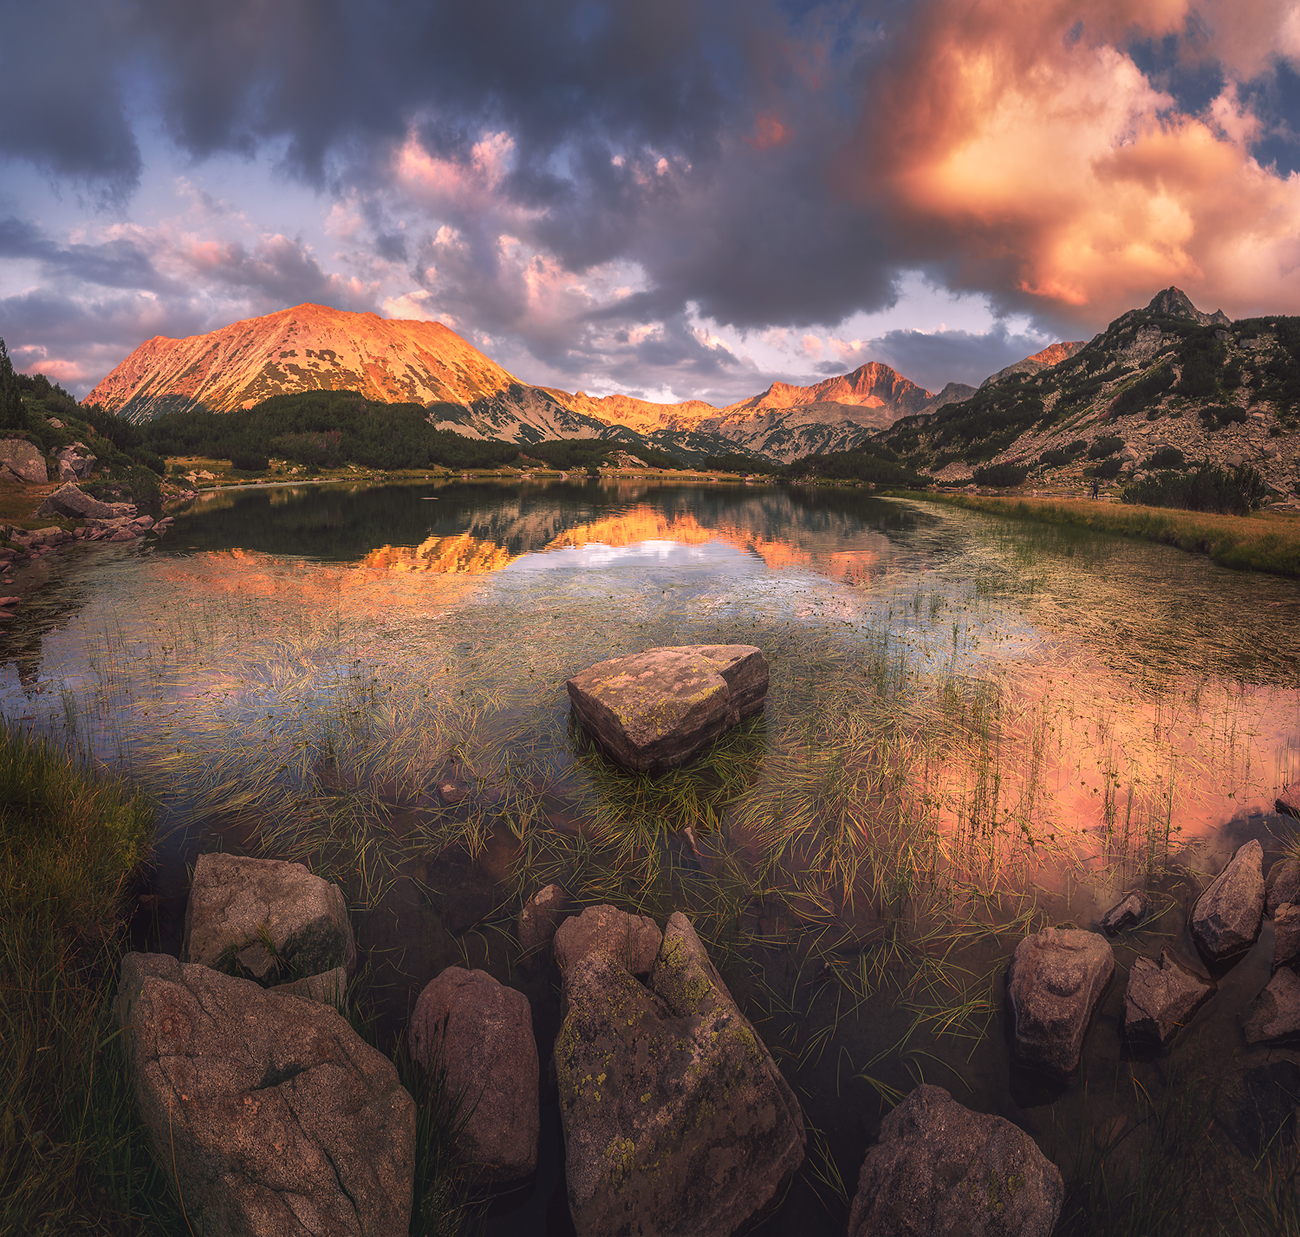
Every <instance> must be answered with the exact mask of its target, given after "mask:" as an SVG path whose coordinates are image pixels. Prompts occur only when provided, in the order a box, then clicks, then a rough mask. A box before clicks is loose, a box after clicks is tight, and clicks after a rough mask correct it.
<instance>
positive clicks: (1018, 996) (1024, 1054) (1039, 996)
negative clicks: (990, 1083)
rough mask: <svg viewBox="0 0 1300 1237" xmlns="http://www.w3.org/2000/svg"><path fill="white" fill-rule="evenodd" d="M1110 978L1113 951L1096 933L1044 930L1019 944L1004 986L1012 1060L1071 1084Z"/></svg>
mask: <svg viewBox="0 0 1300 1237" xmlns="http://www.w3.org/2000/svg"><path fill="white" fill-rule="evenodd" d="M1114 973H1115V953H1114V950H1112V949H1111V947H1110V942H1109V941H1107V940H1106V938H1105V937H1104V936H1102V935H1101V934H1100V933H1098V932H1084V931H1081V930H1080V929H1077V928H1044V929H1043V930H1042V931H1041V932H1038V933H1035V934H1034V935H1033V936H1027V937H1026V938H1025V939H1024V940H1023V941H1021V942H1020V944H1019V945H1017V946H1016V952H1015V954H1014V956H1013V957H1012V959H1011V974H1010V977H1009V978H1008V981H1007V998H1008V1000H1009V1001H1010V1004H1011V1017H1012V1028H1013V1038H1012V1048H1013V1051H1014V1053H1015V1057H1016V1060H1017V1061H1018V1062H1019V1063H1020V1064H1021V1065H1024V1066H1026V1067H1028V1068H1029V1069H1035V1070H1038V1071H1040V1072H1041V1073H1044V1074H1049V1075H1051V1076H1052V1077H1055V1078H1060V1079H1064V1080H1067V1081H1068V1080H1070V1079H1072V1078H1073V1077H1074V1076H1075V1074H1077V1073H1078V1070H1079V1059H1080V1057H1081V1056H1082V1054H1083V1038H1084V1035H1085V1034H1086V1033H1087V1030H1088V1023H1089V1021H1090V1020H1091V1018H1092V1013H1093V1010H1094V1009H1096V1007H1097V1003H1098V1002H1099V1001H1100V1000H1101V996H1102V993H1103V992H1104V991H1105V990H1106V985H1107V984H1108V983H1110V977H1111V976H1112V975H1113V974H1114Z"/></svg>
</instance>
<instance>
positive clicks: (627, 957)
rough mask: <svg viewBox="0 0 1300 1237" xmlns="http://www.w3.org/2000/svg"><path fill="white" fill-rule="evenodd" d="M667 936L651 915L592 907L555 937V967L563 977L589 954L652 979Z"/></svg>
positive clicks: (565, 923)
mask: <svg viewBox="0 0 1300 1237" xmlns="http://www.w3.org/2000/svg"><path fill="white" fill-rule="evenodd" d="M663 938H664V934H663V933H662V932H660V931H659V925H658V924H657V923H655V921H654V920H653V919H651V918H650V917H649V916H648V915H629V914H628V913H627V912H626V911H621V910H619V909H618V908H617V907H615V906H589V907H587V909H586V910H585V911H583V912H582V914H581V915H574V916H571V917H570V918H568V919H566V920H565V921H564V922H563V923H562V924H561V925H560V927H559V930H558V931H557V932H556V933H555V942H554V944H555V965H556V966H558V967H559V968H560V974H561V975H562V976H565V975H568V973H569V971H570V970H572V968H573V967H574V966H575V965H577V963H578V962H580V961H581V960H582V959H583V958H585V957H586V956H587V955H588V954H589V953H595V952H601V953H607V954H609V955H610V957H612V958H613V959H614V961H615V962H617V963H618V964H619V965H620V966H621V967H623V969H624V970H626V971H627V972H628V974H629V975H637V976H642V975H649V974H650V971H651V969H652V968H653V967H654V964H655V959H656V958H657V957H658V956H659V947H660V946H661V945H662V944H663Z"/></svg>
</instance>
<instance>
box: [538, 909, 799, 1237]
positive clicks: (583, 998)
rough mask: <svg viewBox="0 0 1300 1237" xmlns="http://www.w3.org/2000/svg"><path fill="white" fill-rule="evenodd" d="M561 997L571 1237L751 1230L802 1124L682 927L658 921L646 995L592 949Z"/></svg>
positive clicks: (715, 1235)
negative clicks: (659, 934)
mask: <svg viewBox="0 0 1300 1237" xmlns="http://www.w3.org/2000/svg"><path fill="white" fill-rule="evenodd" d="M572 922H574V921H573V920H569V921H567V922H566V924H565V927H567V926H568V924H569V923H572ZM561 932H563V928H562V929H561ZM556 941H557V945H558V943H559V937H558V936H557V938H556ZM564 991H565V999H566V1005H567V1011H568V1012H567V1013H566V1016H565V1019H564V1025H563V1026H562V1027H561V1029H560V1034H559V1037H558V1039H557V1040H556V1045H555V1066H556V1073H557V1078H558V1082H559V1088H560V1116H561V1119H562V1122H563V1126H564V1141H565V1172H566V1176H567V1179H568V1191H569V1207H570V1210H571V1212H572V1214H573V1221H574V1225H575V1226H576V1228H577V1231H578V1234H579V1237H606V1235H608V1237H614V1235H615V1234H624V1233H629V1232H633V1231H636V1232H642V1233H660V1234H680V1235H681V1237H688V1235H690V1234H697V1233H698V1234H703V1233H708V1234H709V1235H710V1237H730V1234H733V1233H738V1232H742V1231H746V1230H748V1229H749V1228H752V1227H753V1226H754V1225H755V1224H757V1223H759V1222H760V1221H761V1220H762V1218H763V1217H764V1216H765V1215H767V1214H768V1213H769V1212H770V1211H771V1209H772V1208H774V1207H775V1206H776V1204H777V1202H778V1201H779V1200H780V1198H781V1194H782V1191H783V1189H784V1187H785V1183H786V1182H787V1181H788V1180H789V1178H790V1177H791V1175H792V1174H793V1173H794V1172H795V1170H796V1169H797V1168H798V1167H799V1165H800V1163H802V1161H803V1157H804V1144H805V1135H804V1125H803V1114H802V1112H801V1110H800V1108H799V1102H798V1101H797V1100H796V1099H795V1096H794V1093H793V1091H791V1089H790V1087H789V1084H788V1083H787V1082H786V1081H785V1079H784V1078H783V1077H782V1076H781V1072H780V1070H778V1069H777V1067H776V1064H775V1062H774V1061H773V1060H772V1057H771V1054H770V1053H769V1052H768V1051H767V1048H766V1047H765V1046H764V1044H763V1042H762V1040H761V1039H759V1037H758V1036H757V1035H756V1034H755V1032H754V1028H753V1027H751V1026H750V1025H749V1022H748V1021H747V1020H746V1018H745V1017H744V1015H743V1014H742V1013H741V1012H740V1010H739V1009H738V1008H737V1006H736V1003H735V1001H734V1000H732V997H731V994H730V993H729V992H728V991H727V989H726V986H725V985H724V984H723V982H722V980H721V979H720V978H719V976H718V974H717V972H716V971H715V970H714V969H713V966H712V964H711V963H710V961H709V958H708V955H707V954H706V953H705V951H704V947H703V946H702V945H701V944H700V941H699V939H698V937H697V936H696V935H695V930H694V928H692V927H691V924H690V921H689V920H688V919H687V918H686V917H685V916H684V915H681V914H674V915H673V916H672V917H671V918H670V919H669V920H668V926H667V929H666V931H665V933H664V941H663V947H662V949H661V950H660V952H659V956H658V958H657V959H656V961H655V965H654V969H653V971H652V973H651V976H650V982H649V985H648V986H647V985H646V984H643V983H640V982H638V981H637V979H636V978H635V977H634V976H633V975H632V974H631V973H630V972H629V971H628V969H627V968H626V967H625V966H624V965H622V964H621V963H620V962H619V961H618V960H617V959H616V957H615V955H613V954H611V953H609V952H607V951H605V950H603V949H593V950H591V951H589V952H587V953H585V954H583V955H581V956H580V957H578V958H577V959H576V961H574V962H572V963H571V964H569V965H568V967H567V969H566V970H565V972H564Z"/></svg>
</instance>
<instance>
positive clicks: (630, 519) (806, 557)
mask: <svg viewBox="0 0 1300 1237" xmlns="http://www.w3.org/2000/svg"><path fill="white" fill-rule="evenodd" d="M853 540H854V542H855V543H856V544H855V545H854V548H853V549H852V550H845V549H843V543H842V541H840V542H838V544H839V547H840V548H835V546H836V544H837V539H836V538H835V537H834V536H833V535H832V536H830V537H826V536H812V537H803V538H799V539H794V538H789V539H782V538H777V537H772V536H771V535H770V533H768V534H765V533H763V532H759V531H757V530H755V529H747V528H744V527H742V525H741V524H739V523H737V522H734V521H733V520H729V519H723V520H721V521H719V522H718V523H716V524H707V525H706V524H701V523H700V522H699V520H697V519H696V517H695V516H694V515H691V514H689V513H683V514H678V515H675V516H668V515H665V514H664V513H663V512H662V511H660V510H659V509H658V508H656V507H653V506H651V505H649V504H643V505H641V506H638V507H634V508H633V509H632V510H630V511H627V512H624V513H621V514H619V515H615V516H607V517H606V518H605V519H603V520H596V521H594V522H593V523H590V524H583V525H580V526H579V527H577V528H571V529H568V530H566V531H565V532H563V533H561V534H560V536H559V537H557V538H556V539H555V540H554V541H552V542H551V543H550V545H548V546H546V547H545V548H546V549H548V550H557V549H561V548H563V547H565V546H580V545H607V546H627V545H637V544H639V543H641V542H645V541H673V542H676V543H677V544H679V545H703V544H705V543H706V542H710V541H723V542H726V543H727V544H728V545H733V546H735V547H736V548H737V549H739V550H742V551H744V552H745V553H747V554H754V555H757V556H758V557H759V558H761V559H762V560H763V562H764V563H766V564H767V566H769V567H773V568H776V567H796V566H797V567H806V566H810V565H811V566H816V567H817V568H819V569H820V570H823V571H829V573H830V574H832V575H835V576H845V577H848V578H853V579H856V578H859V577H861V576H863V575H866V574H869V573H870V572H871V570H872V568H873V567H874V565H875V564H876V563H878V562H879V561H880V559H881V558H883V557H885V556H886V555H887V554H888V551H889V540H888V538H886V537H884V536H882V535H881V534H880V533H874V532H864V531H861V530H859V531H857V532H856V533H855V535H854V538H853ZM805 542H806V544H805Z"/></svg>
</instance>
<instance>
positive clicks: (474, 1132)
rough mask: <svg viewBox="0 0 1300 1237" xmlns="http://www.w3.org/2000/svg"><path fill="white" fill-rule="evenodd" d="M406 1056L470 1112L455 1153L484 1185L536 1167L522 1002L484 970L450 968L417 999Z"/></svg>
mask: <svg viewBox="0 0 1300 1237" xmlns="http://www.w3.org/2000/svg"><path fill="white" fill-rule="evenodd" d="M407 1037H408V1039H409V1041H410V1045H411V1055H412V1056H413V1057H414V1058H415V1060H417V1061H418V1062H419V1063H420V1064H421V1065H422V1066H424V1068H425V1069H430V1068H433V1067H435V1066H436V1065H438V1064H441V1067H442V1068H444V1069H445V1070H446V1071H447V1083H448V1087H449V1088H450V1090H451V1091H452V1093H453V1094H454V1095H456V1096H458V1097H459V1098H460V1101H461V1103H462V1104H463V1105H464V1106H465V1109H466V1111H468V1113H469V1117H468V1120H467V1121H466V1123H465V1127H464V1129H463V1130H462V1131H461V1134H460V1144H459V1145H460V1151H461V1153H462V1154H463V1155H464V1157H465V1160H466V1161H467V1162H468V1163H469V1164H471V1165H472V1166H473V1170H474V1174H475V1176H476V1177H477V1178H478V1179H479V1180H480V1181H484V1182H502V1181H516V1180H519V1179H520V1178H522V1177H527V1176H528V1175H529V1174H530V1173H532V1172H533V1171H534V1170H535V1169H536V1167H537V1131H538V1128H539V1125H540V1117H539V1106H538V1092H537V1041H536V1040H535V1039H534V1038H533V1013H532V1008H531V1006H530V1005H529V1004H528V998H527V997H526V996H524V994H523V993H522V992H518V991H516V990H515V989H514V988H507V987H506V986H505V985H504V984H501V983H499V982H498V981H497V980H495V979H493V978H492V976H491V975H489V974H488V973H487V972H486V971H466V970H464V969H462V968H461V967H458V966H449V967H447V969H446V970H444V971H442V972H441V973H440V974H438V975H437V976H436V977H435V978H434V979H432V980H431V981H430V982H429V983H428V984H427V985H426V986H425V988H424V991H423V992H421V993H420V999H419V1000H418V1001H416V1003H415V1012H414V1014H412V1016H411V1024H410V1026H409V1027H408V1028H407Z"/></svg>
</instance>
